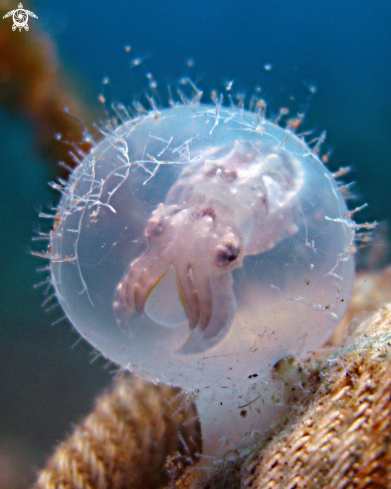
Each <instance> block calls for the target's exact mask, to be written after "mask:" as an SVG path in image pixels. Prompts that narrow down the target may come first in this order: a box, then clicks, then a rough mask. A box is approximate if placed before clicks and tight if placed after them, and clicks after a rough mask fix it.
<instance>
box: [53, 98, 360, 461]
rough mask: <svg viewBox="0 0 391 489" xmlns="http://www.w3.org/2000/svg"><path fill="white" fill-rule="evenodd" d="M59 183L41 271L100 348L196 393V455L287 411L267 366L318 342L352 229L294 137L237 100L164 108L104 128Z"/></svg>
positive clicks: (340, 309)
mask: <svg viewBox="0 0 391 489" xmlns="http://www.w3.org/2000/svg"><path fill="white" fill-rule="evenodd" d="M105 136H106V137H105V138H104V139H103V140H102V141H101V142H100V143H99V144H97V146H96V147H95V148H93V150H92V151H91V153H90V154H89V155H88V156H86V157H85V158H84V160H83V161H82V162H81V164H80V165H79V166H78V167H77V168H76V169H75V170H74V172H73V174H72V175H71V177H70V180H69V183H68V184H67V186H66V188H65V189H64V191H63V196H62V198H61V202H60V205H59V207H58V214H57V219H56V225H55V228H54V230H53V232H52V239H51V249H50V255H51V270H52V280H53V283H54V286H55V288H56V292H57V296H58V298H59V301H60V303H61V305H62V307H63V309H64V311H65V313H66V315H67V316H68V318H69V319H70V321H71V322H72V324H73V325H74V326H75V328H76V329H77V330H78V331H79V332H80V334H81V335H82V336H83V337H84V338H86V339H87V340H88V341H89V342H90V343H92V344H93V345H94V347H96V348H98V349H99V350H101V351H102V352H103V354H104V355H105V356H107V357H108V358H110V359H111V360H113V361H115V362H117V363H119V364H120V365H122V366H123V367H125V368H127V369H129V370H130V371H132V372H135V373H138V374H141V375H144V376H146V377H148V378H149V379H152V380H157V379H158V380H161V381H164V382H168V383H170V384H175V385H179V386H181V387H183V388H185V389H187V390H188V391H190V392H194V393H195V395H196V397H197V405H198V409H199V413H200V417H201V423H202V428H203V437H204V452H205V453H206V454H216V453H218V452H219V450H220V449H221V447H222V446H223V448H226V447H228V446H237V445H240V444H241V445H245V444H246V443H248V442H249V441H250V440H251V439H252V438H253V437H254V434H255V433H262V432H263V431H264V430H265V429H266V428H267V427H269V426H270V423H271V421H272V420H273V419H274V417H275V416H276V414H278V413H279V412H280V411H281V410H282V409H284V406H283V405H282V404H281V403H278V402H277V405H276V396H275V394H276V389H277V390H278V389H279V387H278V385H277V384H276V381H275V380H274V379H273V376H272V375H271V370H272V367H273V365H274V364H275V363H276V362H277V361H278V360H280V359H281V358H283V357H285V356H287V355H296V356H300V355H304V354H305V353H307V352H308V351H311V350H314V349H317V348H319V347H320V346H322V345H323V344H324V342H325V341H326V340H327V339H328V337H329V336H330V334H331V332H332V331H333V329H334V328H335V327H336V325H337V324H338V322H339V320H340V319H341V317H342V315H343V313H344V311H345V309H346V307H347V305H348V302H349V298H350V294H351V290H352V283H353V277H354V260H353V257H352V250H353V244H352V243H353V240H354V224H353V222H352V221H351V220H350V217H349V214H348V211H347V207H346V204H345V201H344V199H343V197H342V195H341V193H340V191H339V189H338V185H337V183H336V182H335V181H334V179H333V176H332V175H331V173H330V172H329V171H328V170H327V169H326V167H325V166H324V165H323V164H322V163H321V161H320V160H319V158H318V157H317V155H316V154H315V153H314V152H312V151H311V150H310V149H309V147H308V146H307V145H306V144H305V143H304V141H303V140H301V139H299V138H298V137H297V136H295V135H294V134H293V133H292V132H290V131H289V130H287V129H283V128H281V127H279V126H277V125H275V124H273V123H271V122H268V121H265V120H263V119H262V118H260V117H259V115H257V114H254V113H251V112H247V111H244V110H241V109H237V108H224V107H219V108H216V107H215V106H208V105H189V106H183V105H181V106H176V107H173V108H170V109H165V110H161V111H160V112H158V113H157V112H156V111H154V112H152V113H150V114H148V115H146V116H144V117H142V118H139V119H137V120H129V121H128V122H126V123H124V124H123V125H121V126H120V127H118V128H117V129H115V130H110V129H108V130H107V131H106V134H105Z"/></svg>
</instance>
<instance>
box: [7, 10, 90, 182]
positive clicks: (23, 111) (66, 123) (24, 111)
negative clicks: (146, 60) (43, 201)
mask: <svg viewBox="0 0 391 489" xmlns="http://www.w3.org/2000/svg"><path fill="white" fill-rule="evenodd" d="M31 7H32V6H31ZM12 8H15V3H12V4H11V2H7V1H2V2H1V3H0V16H1V17H2V16H3V15H4V14H5V13H6V12H7V10H12ZM11 26H12V21H11V22H2V23H1V24H0V106H2V107H4V108H5V109H6V110H8V111H9V112H10V113H13V114H18V115H20V116H22V117H23V118H24V119H26V120H30V121H31V122H32V126H33V128H34V132H35V142H36V144H37V146H38V147H39V149H40V150H41V151H42V152H43V153H44V154H45V156H46V157H47V160H48V161H50V162H51V163H53V165H56V166H57V164H58V162H59V161H63V162H65V163H66V165H68V166H70V167H74V166H75V160H74V158H73V157H72V156H71V155H70V151H72V146H74V147H77V148H79V149H80V150H82V151H83V152H88V151H89V150H90V148H91V143H90V142H89V141H87V140H86V139H85V137H84V127H83V124H81V123H80V122H78V121H77V120H76V119H75V118H73V117H71V116H70V115H69V114H68V113H67V112H66V111H65V110H64V109H65V108H68V110H69V113H71V114H73V115H74V116H77V118H79V119H80V120H82V121H83V122H84V124H85V125H86V126H88V127H89V128H91V127H92V121H93V120H96V119H97V114H95V113H92V112H93V111H92V109H91V108H87V106H86V104H85V103H83V102H82V99H81V97H80V94H77V92H76V90H74V89H73V87H72V84H71V83H70V82H69V80H67V79H66V77H65V74H64V73H63V72H62V71H61V69H60V65H59V62H58V57H57V52H56V47H55V44H54V42H53V41H52V40H51V39H50V37H49V35H47V34H44V33H42V32H40V30H39V24H38V25H34V27H32V28H31V29H30V30H29V31H28V32H24V31H23V32H19V31H15V32H14V31H12V29H11ZM59 134H61V136H62V137H61V140H60V139H59V138H56V135H59ZM63 141H68V142H69V143H70V144H64V142H63ZM73 151H74V150H73ZM61 171H62V174H63V176H65V173H66V171H65V170H64V169H63V170H60V169H58V168H56V173H57V174H58V173H61Z"/></svg>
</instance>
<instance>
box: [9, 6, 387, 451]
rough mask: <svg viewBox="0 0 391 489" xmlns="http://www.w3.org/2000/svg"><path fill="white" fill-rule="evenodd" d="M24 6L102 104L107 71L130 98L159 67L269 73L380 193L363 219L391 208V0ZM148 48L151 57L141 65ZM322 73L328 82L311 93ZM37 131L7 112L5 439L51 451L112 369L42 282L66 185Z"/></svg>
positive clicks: (247, 85)
mask: <svg viewBox="0 0 391 489" xmlns="http://www.w3.org/2000/svg"><path fill="white" fill-rule="evenodd" d="M15 4H16V1H15ZM25 8H29V9H31V10H33V11H34V12H35V13H36V14H37V15H38V17H39V19H38V20H32V21H30V29H31V30H33V29H38V28H40V29H43V30H46V31H47V32H49V33H50V35H51V36H52V37H53V39H54V40H55V42H56V43H57V44H58V50H59V54H60V60H61V63H62V65H63V68H64V71H65V72H66V73H67V74H69V75H71V76H75V77H77V79H78V80H79V83H80V85H81V86H82V87H83V89H82V92H83V93H82V95H83V97H84V98H85V100H87V101H92V103H93V104H96V105H97V106H98V100H97V97H98V95H99V93H101V88H102V80H103V77H104V76H108V77H109V78H110V82H111V85H110V86H111V90H112V93H113V97H114V98H115V99H118V100H121V101H123V102H131V100H132V98H133V96H134V95H137V94H142V92H143V87H144V86H146V85H147V79H146V77H145V74H146V73H147V72H149V71H150V72H151V73H152V74H153V75H154V77H155V79H156V80H157V82H158V84H159V91H160V93H162V98H163V99H164V98H165V97H166V87H167V85H168V84H170V85H172V86H176V85H177V81H178V78H179V77H180V76H182V75H190V76H191V77H192V78H193V79H194V80H196V81H198V85H199V86H200V87H201V88H203V89H204V90H205V92H206V93H209V92H210V90H211V89H213V88H216V89H218V90H219V91H221V90H223V89H224V83H225V82H226V81H228V80H232V79H234V85H233V88H234V89H235V90H243V91H245V92H247V93H252V92H253V91H254V88H255V87H256V86H261V87H263V92H262V95H263V96H264V97H265V99H266V100H267V102H268V103H269V107H270V114H272V113H273V111H274V112H275V111H277V110H278V108H279V107H280V106H285V105H288V106H289V104H291V106H292V107H293V108H294V110H301V111H304V112H306V122H305V128H311V129H314V130H315V131H316V133H320V132H321V131H323V130H324V129H326V130H327V140H326V147H327V148H329V149H331V150H332V151H333V153H332V158H331V162H332V163H331V165H332V168H338V167H339V166H340V165H351V166H352V167H353V169H354V172H353V174H352V178H353V179H354V180H355V181H356V182H357V186H356V188H355V192H356V193H357V194H359V195H360V196H361V197H360V201H359V202H368V203H369V208H368V210H366V211H365V212H364V214H363V215H362V216H361V220H367V219H368V220H374V219H376V220H385V219H390V218H391V193H390V192H389V183H390V181H391V165H390V160H391V137H390V133H391V103H390V100H391V97H390V86H391V62H390V61H391V60H390V53H391V29H390V25H391V3H390V2H389V1H388V0H377V1H376V2H369V1H365V0H354V1H353V0H351V1H350V0H345V1H343V2H341V1H340V0H317V1H314V0H312V1H309V0H295V1H292V0H289V1H287V0H286V1H284V0H263V1H260V0H257V1H255V0H252V1H250V0H240V1H233V0H224V1H223V0H220V1H217V0H208V1H205V0H204V1H201V0H181V1H179V0H170V1H148V0H139V1H135V0H131V1H130V0H116V1H113V2H106V1H103V0H96V1H94V2H91V1H86V0H77V1H76V0H67V1H65V0H62V1H60V0H57V1H49V0H47V1H46V0H45V1H44V0H41V1H36V2H35V3H34V5H32V4H30V5H27V3H26V5H25ZM10 28H11V24H10ZM16 35H18V31H16V32H15V36H16ZM27 35H28V34H27ZM125 45H130V46H131V47H132V50H131V52H130V53H126V52H125V50H124V46H125ZM135 57H141V59H142V60H143V62H142V64H141V65H140V66H138V67H136V68H133V69H131V68H130V64H131V61H132V60H133V59H134V58H135ZM144 57H145V58H144ZM189 57H192V58H194V60H195V65H194V67H192V68H191V69H189V68H188V67H187V66H186V60H187V59H188V58H189ZM265 63H271V64H272V66H273V69H272V70H271V71H266V70H265V69H264V65H265ZM0 72H1V66H0ZM26 77H28V73H26ZM312 84H315V85H316V87H317V93H316V95H315V96H313V97H312V96H311V97H310V93H309V91H308V87H309V86H312ZM291 96H294V97H295V98H296V100H295V101H289V99H290V97H291ZM310 98H311V101H310V102H309V99H310ZM31 137H32V136H31V128H30V127H29V126H28V123H26V122H24V121H22V120H21V119H20V118H15V117H13V118H10V116H9V115H7V114H5V113H0V145H1V148H2V151H1V155H0V165H1V170H2V178H1V180H0V188H1V192H0V211H1V212H0V217H1V219H2V223H1V224H2V225H1V230H2V232H1V234H0V240H1V258H0V260H1V261H0V268H1V277H2V280H1V285H0V287H1V302H0V307H1V326H0V327H1V343H0V348H1V353H0V369H1V379H2V381H1V382H2V387H1V390H0V396H1V397H0V416H1V418H2V419H3V420H6V422H5V423H2V425H1V428H0V441H1V440H2V439H4V437H5V436H18V437H20V438H23V439H25V440H27V441H28V442H29V443H31V444H32V445H33V446H34V447H35V448H36V452H37V460H42V454H43V453H45V451H46V452H47V450H48V449H49V447H50V446H51V445H52V443H54V441H55V440H56V439H57V438H59V437H62V436H63V434H64V432H65V431H66V430H67V429H68V428H69V426H70V422H71V421H72V420H77V419H78V417H79V416H80V413H82V412H85V411H86V410H87V409H88V407H89V405H90V403H91V399H92V396H93V395H94V393H95V392H96V391H97V390H98V387H99V386H101V385H104V384H105V383H107V379H108V377H109V375H108V374H106V373H104V372H103V371H102V363H99V362H98V364H94V365H92V366H91V365H90V364H89V362H90V360H91V357H90V356H89V349H88V348H87V347H85V346H82V345H78V346H77V347H76V348H75V349H71V345H72V344H73V343H74V342H75V341H76V339H77V337H76V336H75V334H74V333H73V332H72V331H71V329H70V327H69V326H67V325H66V324H65V323H64V324H62V325H58V326H55V327H50V323H51V321H52V320H53V316H49V315H46V314H45V313H44V312H43V311H42V308H41V306H40V302H42V296H41V294H40V292H39V291H36V290H33V288H32V286H33V284H34V283H36V282H38V281H39V276H38V275H37V274H36V272H35V269H36V268H37V267H38V266H39V265H41V264H40V263H38V262H37V261H36V260H34V259H32V258H31V256H30V255H29V253H28V251H29V249H30V248H31V242H30V240H31V236H32V230H33V228H34V226H35V225H36V224H37V221H38V220H37V218H36V212H37V210H39V207H40V206H41V205H43V206H44V205H45V204H50V203H53V201H54V198H55V197H54V196H53V194H52V193H50V191H49V190H48V188H47V186H46V180H47V178H48V177H47V173H46V170H45V165H44V155H40V154H38V153H37V152H36V151H34V150H33V146H32V141H31ZM358 217H359V216H358ZM57 317H59V313H58V314H57Z"/></svg>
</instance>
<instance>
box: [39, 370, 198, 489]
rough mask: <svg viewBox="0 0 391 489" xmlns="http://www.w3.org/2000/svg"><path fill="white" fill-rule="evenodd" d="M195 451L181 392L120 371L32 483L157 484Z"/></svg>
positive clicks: (93, 487) (103, 487) (191, 418)
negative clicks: (118, 378) (117, 378)
mask: <svg viewBox="0 0 391 489" xmlns="http://www.w3.org/2000/svg"><path fill="white" fill-rule="evenodd" d="M200 451H201V435H200V425H199V421H198V417H197V411H196V408H195V405H194V404H193V403H191V402H190V400H189V399H188V396H187V394H186V393H185V392H184V391H182V390H181V389H179V388H177V387H169V386H165V385H162V386H157V385H155V384H152V383H151V382H147V381H144V380H142V379H140V378H139V377H135V376H131V375H126V376H124V378H122V379H121V380H119V381H116V382H115V383H114V386H113V389H112V390H111V391H110V392H109V393H105V394H103V395H102V396H101V397H99V398H98V399H97V402H96V406H95V409H94V411H93V412H92V413H91V414H90V415H89V416H87V418H86V419H85V420H84V421H83V422H82V423H81V424H80V425H79V426H77V427H76V429H75V431H74V432H73V434H71V435H70V436H69V438H68V439H66V440H65V441H64V442H62V443H61V444H60V445H58V446H57V448H56V451H55V452H54V454H53V456H52V457H51V458H50V459H49V461H48V463H47V465H46V468H45V469H43V470H42V471H41V473H40V474H39V478H38V481H37V483H36V484H35V485H34V489H82V488H83V489H87V488H90V489H110V488H112V489H114V488H115V489H121V488H123V489H125V488H126V489H130V488H132V489H152V488H157V487H160V486H161V485H163V484H165V483H167V482H168V481H169V480H170V479H171V478H173V477H175V475H177V472H178V470H180V469H181V468H182V467H183V466H185V465H188V464H190V463H192V461H193V460H194V459H195V458H196V453H198V452H200ZM168 457H169V458H168Z"/></svg>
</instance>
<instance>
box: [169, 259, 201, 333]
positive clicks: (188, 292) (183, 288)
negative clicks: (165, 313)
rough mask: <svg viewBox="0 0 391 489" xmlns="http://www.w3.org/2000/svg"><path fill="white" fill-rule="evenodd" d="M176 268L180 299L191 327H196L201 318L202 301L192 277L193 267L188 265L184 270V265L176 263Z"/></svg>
mask: <svg viewBox="0 0 391 489" xmlns="http://www.w3.org/2000/svg"><path fill="white" fill-rule="evenodd" d="M174 268H175V272H176V283H177V287H178V294H179V299H180V301H181V303H182V304H183V307H184V309H185V313H186V317H187V320H188V321H189V327H190V329H194V328H195V327H196V326H197V324H198V321H199V319H200V303H199V300H198V293H197V290H196V288H195V287H194V284H193V282H192V280H191V278H190V271H191V269H190V266H187V267H186V268H185V270H183V269H182V267H181V268H179V267H177V266H175V263H174Z"/></svg>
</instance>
